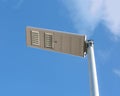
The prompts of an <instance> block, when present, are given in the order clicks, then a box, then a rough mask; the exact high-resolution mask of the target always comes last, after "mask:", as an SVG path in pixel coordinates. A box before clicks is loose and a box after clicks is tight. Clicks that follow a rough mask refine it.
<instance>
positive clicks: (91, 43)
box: [86, 40, 94, 48]
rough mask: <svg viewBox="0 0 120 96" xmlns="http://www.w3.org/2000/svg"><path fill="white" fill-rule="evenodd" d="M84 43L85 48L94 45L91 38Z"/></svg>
mask: <svg viewBox="0 0 120 96" xmlns="http://www.w3.org/2000/svg"><path fill="white" fill-rule="evenodd" d="M86 44H87V48H88V47H92V46H93V45H94V41H93V40H87V41H86Z"/></svg>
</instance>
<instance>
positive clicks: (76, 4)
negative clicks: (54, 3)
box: [62, 0, 120, 37]
mask: <svg viewBox="0 0 120 96" xmlns="http://www.w3.org/2000/svg"><path fill="white" fill-rule="evenodd" d="M62 1H63V2H64V4H65V5H66V6H67V8H68V10H69V12H70V14H71V19H72V20H73V22H74V25H75V28H76V29H77V30H78V31H79V32H80V33H86V34H87V35H92V32H93V31H94V29H95V28H96V26H97V25H98V24H99V23H100V22H103V24H104V25H105V26H106V27H108V28H109V29H110V31H111V32H112V33H113V35H114V36H116V37H120V12H119V9H120V6H119V4H120V0H62Z"/></svg>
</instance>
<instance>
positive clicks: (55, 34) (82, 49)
mask: <svg viewBox="0 0 120 96" xmlns="http://www.w3.org/2000/svg"><path fill="white" fill-rule="evenodd" d="M26 35H27V36H26V37H27V38H26V39H27V45H28V46H31V47H36V48H42V49H46V50H52V51H57V52H62V53H67V54H72V55H76V56H82V57H84V56H85V53H86V43H85V41H86V36H85V35H77V34H73V33H69V32H61V31H55V30H48V29H41V28H33V27H27V28H26Z"/></svg>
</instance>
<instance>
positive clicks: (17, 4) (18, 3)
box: [14, 0, 24, 9]
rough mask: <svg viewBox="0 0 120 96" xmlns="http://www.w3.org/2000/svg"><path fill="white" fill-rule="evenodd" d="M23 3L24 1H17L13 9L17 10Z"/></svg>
mask: <svg viewBox="0 0 120 96" xmlns="http://www.w3.org/2000/svg"><path fill="white" fill-rule="evenodd" d="M23 1H24V0H18V2H17V3H16V5H15V7H14V8H16V9H18V8H19V7H20V6H21V5H22V3H23Z"/></svg>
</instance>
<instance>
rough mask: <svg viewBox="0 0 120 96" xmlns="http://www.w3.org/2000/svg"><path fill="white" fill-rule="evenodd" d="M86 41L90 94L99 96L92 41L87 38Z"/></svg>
mask: <svg viewBox="0 0 120 96" xmlns="http://www.w3.org/2000/svg"><path fill="white" fill-rule="evenodd" d="M86 43H87V55H88V66H89V78H90V96H99V88H98V80H97V71H96V63H95V56H94V42H93V41H92V40H88V41H87V42H86Z"/></svg>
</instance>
